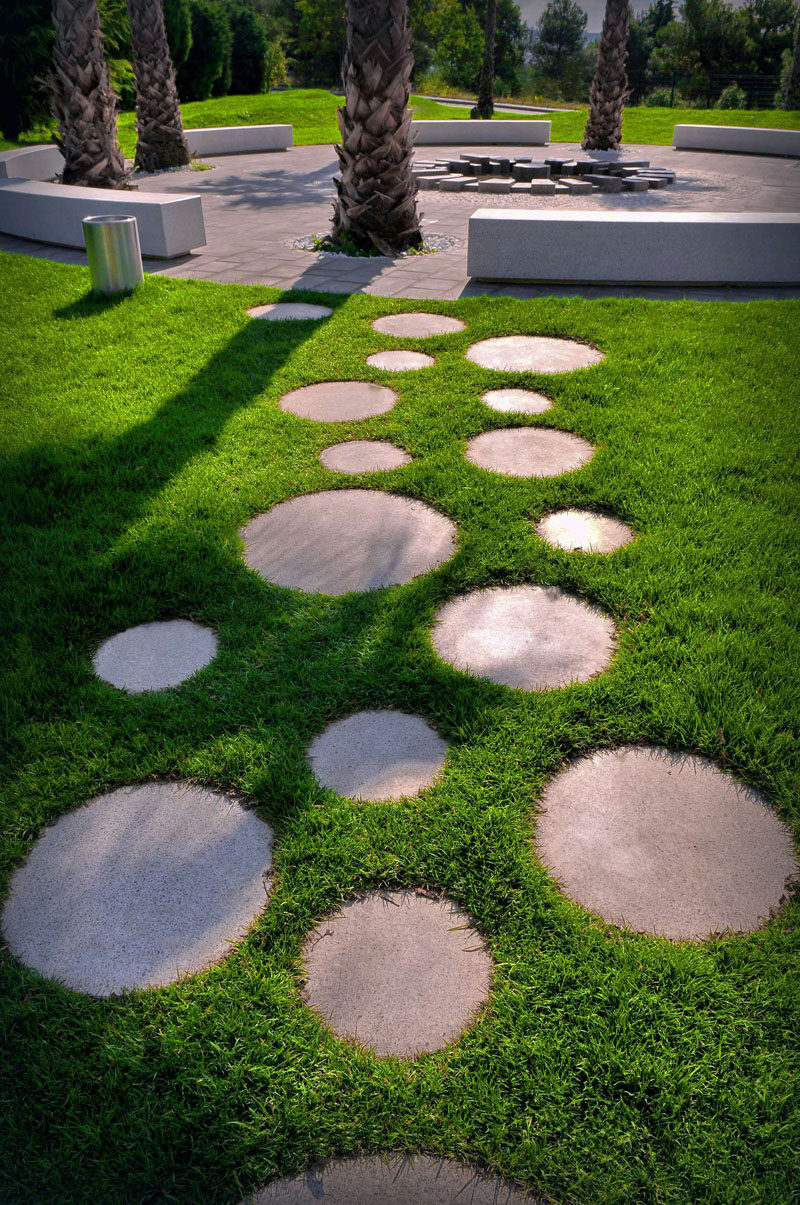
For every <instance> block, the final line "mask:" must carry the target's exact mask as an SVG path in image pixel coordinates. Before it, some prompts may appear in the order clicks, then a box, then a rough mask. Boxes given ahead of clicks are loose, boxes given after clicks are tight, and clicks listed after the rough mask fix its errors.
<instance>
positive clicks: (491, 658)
mask: <svg viewBox="0 0 800 1205" xmlns="http://www.w3.org/2000/svg"><path fill="white" fill-rule="evenodd" d="M615 636H616V627H615V625H614V621H613V620H612V619H611V618H610V616H608V615H606V614H605V612H603V611H601V610H600V609H599V608H598V607H593V606H590V605H589V604H588V603H584V602H581V601H579V599H577V598H573V597H572V596H571V595H570V594H565V593H564V591H563V590H559V589H557V588H556V587H554V586H549V587H548V586H492V587H490V588H489V589H487V590H477V591H475V592H474V593H472V594H465V595H462V596H461V597H460V598H454V599H452V600H451V601H450V602H449V603H445V605H444V606H443V607H442V609H441V610H440V611H439V614H438V617H437V621H436V624H435V626H434V629H433V644H434V648H435V649H436V651H437V653H438V654H439V656H440V657H443V658H444V660H445V661H449V662H450V664H451V665H454V666H455V667H456V669H461V670H465V671H466V672H467V673H469V674H475V675H476V676H477V677H481V678H489V679H491V681H492V682H499V683H501V684H502V685H504V686H515V687H517V688H518V689H520V690H552V689H554V688H556V687H559V686H567V685H568V684H569V683H570V682H588V680H589V679H590V678H593V677H594V676H595V675H596V674H599V673H600V672H601V671H602V670H604V669H606V668H607V666H608V664H609V662H610V661H611V657H612V655H613V653H614V640H615Z"/></svg>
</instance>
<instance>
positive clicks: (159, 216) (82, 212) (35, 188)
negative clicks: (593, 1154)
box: [0, 179, 206, 259]
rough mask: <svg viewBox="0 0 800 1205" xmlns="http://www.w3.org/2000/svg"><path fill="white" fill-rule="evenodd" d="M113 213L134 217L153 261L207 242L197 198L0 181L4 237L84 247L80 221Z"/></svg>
mask: <svg viewBox="0 0 800 1205" xmlns="http://www.w3.org/2000/svg"><path fill="white" fill-rule="evenodd" d="M113 213H118V214H133V215H134V216H135V218H136V219H137V223H138V226H139V241H140V243H141V245H142V254H143V255H149V256H152V257H153V258H155V259H174V258H175V256H178V255H185V254H186V253H187V252H188V251H190V250H191V249H192V248H193V247H202V246H204V244H205V241H206V231H205V226H204V224H203V203H202V200H201V198H200V197H199V196H195V195H189V196H175V195H174V194H173V193H160V192H143V193H139V192H115V191H113V190H112V189H105V188H78V187H73V186H71V185H65V184H45V183H42V182H41V181H39V180H20V179H17V180H0V231H2V233H3V234H13V235H15V236H16V237H17V238H27V239H34V240H36V242H40V243H56V244H57V245H59V246H62V247H83V246H84V241H83V226H82V225H81V223H82V221H83V219H84V218H88V217H95V216H98V215H100V214H113Z"/></svg>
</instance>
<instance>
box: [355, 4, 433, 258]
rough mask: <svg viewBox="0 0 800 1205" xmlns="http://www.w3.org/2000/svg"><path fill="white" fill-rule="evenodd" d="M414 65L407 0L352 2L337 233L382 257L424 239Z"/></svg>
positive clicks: (395, 253) (419, 242)
mask: <svg viewBox="0 0 800 1205" xmlns="http://www.w3.org/2000/svg"><path fill="white" fill-rule="evenodd" d="M413 65H414V59H413V56H412V54H411V31H410V29H409V27H408V2H407V0H347V50H346V54H345V61H344V87H345V104H344V107H343V108H341V109H339V112H338V117H339V129H340V131H341V135H342V145H341V146H337V147H336V154H337V155H338V157H339V170H340V175H339V176H337V177H335V180H334V182H335V184H336V191H337V194H338V196H337V200H336V202H335V204H334V215H333V236H334V238H335V239H341V238H342V236H344V235H347V236H349V238H350V239H352V241H353V242H354V243H355V245H356V246H357V247H359V248H361V249H362V250H370V249H372V248H373V247H374V248H377V250H378V251H379V252H380V253H381V254H382V255H397V254H399V253H400V252H401V251H406V250H408V249H409V248H411V247H418V246H420V244H421V243H422V234H421V233H420V228H419V218H418V216H417V199H416V188H417V186H416V181H415V180H414V178H413V176H412V175H411V160H412V155H413V146H412V142H411V110H410V109H409V107H408V97H409V93H410V90H411V68H412V67H413Z"/></svg>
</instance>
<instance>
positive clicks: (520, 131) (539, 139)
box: [411, 118, 550, 146]
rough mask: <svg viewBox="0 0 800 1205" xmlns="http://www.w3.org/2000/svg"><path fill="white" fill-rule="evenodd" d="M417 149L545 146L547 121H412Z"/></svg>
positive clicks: (548, 130) (548, 127)
mask: <svg viewBox="0 0 800 1205" xmlns="http://www.w3.org/2000/svg"><path fill="white" fill-rule="evenodd" d="M411 134H412V137H413V140H414V143H415V144H416V145H417V146H547V144H548V143H549V141H550V122H549V121H527V120H524V119H523V120H520V121H472V119H471V118H468V119H467V120H466V121H462V120H459V119H456V120H454V121H412V123H411Z"/></svg>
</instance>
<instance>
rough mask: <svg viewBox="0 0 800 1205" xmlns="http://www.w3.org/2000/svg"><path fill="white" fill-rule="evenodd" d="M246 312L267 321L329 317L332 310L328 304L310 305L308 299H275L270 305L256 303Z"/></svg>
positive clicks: (304, 320)
mask: <svg viewBox="0 0 800 1205" xmlns="http://www.w3.org/2000/svg"><path fill="white" fill-rule="evenodd" d="M247 312H248V314H249V315H250V317H251V318H263V319H266V321H267V322H287V321H293V322H307V321H308V320H309V319H315V318H329V317H330V315H331V314H332V313H333V310H332V309H331V308H330V306H327V305H311V303H310V302H308V301H276V302H273V304H272V305H256V306H254V307H253V309H251V310H248V311H247Z"/></svg>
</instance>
